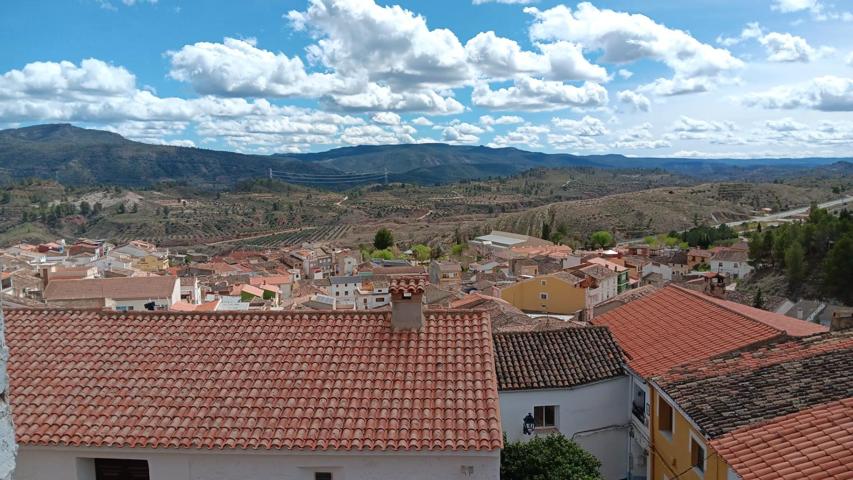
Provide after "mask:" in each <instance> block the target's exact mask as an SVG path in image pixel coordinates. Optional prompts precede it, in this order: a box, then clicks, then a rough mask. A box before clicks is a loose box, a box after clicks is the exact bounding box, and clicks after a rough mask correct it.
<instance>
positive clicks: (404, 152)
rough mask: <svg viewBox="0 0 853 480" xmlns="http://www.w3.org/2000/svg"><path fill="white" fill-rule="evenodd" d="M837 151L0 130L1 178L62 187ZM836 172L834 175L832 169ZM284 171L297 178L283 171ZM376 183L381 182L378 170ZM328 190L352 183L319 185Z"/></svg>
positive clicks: (775, 172)
mask: <svg viewBox="0 0 853 480" xmlns="http://www.w3.org/2000/svg"><path fill="white" fill-rule="evenodd" d="M830 164H834V165H836V169H841V170H844V169H849V168H850V166H851V164H850V163H846V162H843V161H839V160H838V159H826V158H805V159H793V160H792V159H754V160H724V159H722V160H702V159H670V158H633V157H625V156H622V155H588V156H580V155H571V154H546V153H539V152H528V151H524V150H519V149H516V148H497V149H496V148H489V147H483V146H455V145H446V144H420V145H380V146H356V147H346V148H337V149H333V150H329V151H327V152H320V153H305V154H287V155H272V156H266V155H245V154H240V153H234V152H226V151H217V150H206V149H200V148H188V147H176V146H168V145H150V144H145V143H140V142H134V141H131V140H128V139H126V138H124V137H122V136H120V135H118V134H115V133H111V132H106V131H99V130H89V129H83V128H79V127H75V126H72V125H68V124H48V125H35V126H30V127H23V128H18V129H10V130H0V180H5V181H6V182H7V183H8V182H9V181H11V180H19V179H23V178H31V177H34V178H43V179H53V180H57V181H59V182H61V183H62V184H64V185H94V184H107V185H123V186H133V187H139V186H149V185H153V184H156V183H159V182H164V181H188V182H192V183H193V184H194V185H197V186H200V187H207V188H214V189H221V188H222V187H223V186H226V187H227V186H233V185H234V184H236V183H237V182H238V181H240V180H245V179H251V178H264V177H266V176H267V175H268V171H269V169H270V168H272V169H274V170H276V171H279V172H290V173H297V174H303V175H304V174H326V175H341V174H348V173H360V174H363V173H381V174H384V172H385V171H386V170H387V171H388V173H389V175H388V177H389V181H391V182H404V183H417V184H421V185H435V184H447V183H452V182H457V181H460V180H470V179H483V178H496V177H505V176H509V175H513V174H516V173H520V172H523V171H527V170H530V169H534V168H566V167H598V168H607V169H633V168H638V167H639V168H647V169H662V170H665V171H667V172H670V173H674V174H679V175H683V176H690V177H693V178H698V179H702V181H756V182H762V181H770V180H774V179H781V178H791V177H792V176H795V175H801V174H803V173H804V172H806V171H812V170H814V169H815V168H823V166H829V165H830ZM832 175H835V173H834V172H833V173H832ZM280 178H282V179H286V178H292V176H291V177H287V176H286V175H284V176H281V177H280ZM373 181H376V180H375V178H374V180H373ZM315 186H318V187H323V188H325V189H327V190H344V189H348V188H351V187H352V186H353V184H352V183H350V184H342V185H336V184H333V183H330V182H320V183H316V184H315Z"/></svg>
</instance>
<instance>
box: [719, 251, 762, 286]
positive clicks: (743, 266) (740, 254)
mask: <svg viewBox="0 0 853 480" xmlns="http://www.w3.org/2000/svg"><path fill="white" fill-rule="evenodd" d="M710 262H711V270H713V271H715V272H719V273H725V274H726V275H728V276H729V277H731V278H734V279H738V278H744V277H747V276H749V274H750V273H752V270H754V269H753V267H752V265H750V264H749V253H748V252H746V251H744V250H741V249H731V248H727V249H721V250H718V251H717V252H716V253H714V255H712V256H711V260H710Z"/></svg>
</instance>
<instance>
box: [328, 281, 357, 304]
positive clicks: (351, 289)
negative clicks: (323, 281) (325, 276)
mask: <svg viewBox="0 0 853 480" xmlns="http://www.w3.org/2000/svg"><path fill="white" fill-rule="evenodd" d="M364 278H365V277H364V276H361V275H350V276H341V277H334V276H333V277H329V284H330V285H329V295H331V296H333V297H335V300H336V301H338V302H343V303H355V297H356V294H357V291H358V289H359V288H361V284H362V281H363V280H364Z"/></svg>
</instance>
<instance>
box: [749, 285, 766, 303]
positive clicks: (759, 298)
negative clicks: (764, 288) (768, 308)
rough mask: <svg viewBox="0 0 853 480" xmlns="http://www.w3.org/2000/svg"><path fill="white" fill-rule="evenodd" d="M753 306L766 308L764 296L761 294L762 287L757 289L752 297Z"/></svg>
mask: <svg viewBox="0 0 853 480" xmlns="http://www.w3.org/2000/svg"><path fill="white" fill-rule="evenodd" d="M752 306H753V307H755V308H764V296H763V295H762V294H761V287H759V288H758V290H756V291H755V295H753V297H752Z"/></svg>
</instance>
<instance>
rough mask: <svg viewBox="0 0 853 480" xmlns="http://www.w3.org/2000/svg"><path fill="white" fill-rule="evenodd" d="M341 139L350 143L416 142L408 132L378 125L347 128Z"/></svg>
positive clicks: (385, 143)
mask: <svg viewBox="0 0 853 480" xmlns="http://www.w3.org/2000/svg"><path fill="white" fill-rule="evenodd" d="M340 139H341V141H342V142H344V143H348V144H350V145H393V144H398V143H415V139H414V138H412V136H411V135H409V134H408V133H406V132H396V131H393V130H388V129H385V128H382V127H380V126H378V125H362V126H355V127H348V128H346V129H345V130H344V131H343V133H341V137H340Z"/></svg>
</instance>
